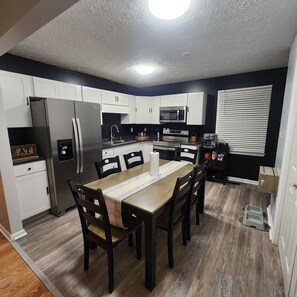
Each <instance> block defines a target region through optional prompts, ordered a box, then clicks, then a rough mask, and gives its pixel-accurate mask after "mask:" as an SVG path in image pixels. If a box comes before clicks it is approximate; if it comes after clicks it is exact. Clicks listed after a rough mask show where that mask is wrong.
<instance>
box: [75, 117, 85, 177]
mask: <svg viewBox="0 0 297 297" xmlns="http://www.w3.org/2000/svg"><path fill="white" fill-rule="evenodd" d="M76 122H77V131H78V139H79V151H80V173H83V172H84V151H83V140H82V133H81V127H80V121H79V118H76Z"/></svg>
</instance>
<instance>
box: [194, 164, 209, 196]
mask: <svg viewBox="0 0 297 297" xmlns="http://www.w3.org/2000/svg"><path fill="white" fill-rule="evenodd" d="M206 168H207V161H206V162H204V163H203V164H201V165H200V166H195V168H194V177H193V182H192V187H191V196H192V195H194V194H196V195H198V193H199V191H200V190H201V188H202V183H204V182H205V172H206Z"/></svg>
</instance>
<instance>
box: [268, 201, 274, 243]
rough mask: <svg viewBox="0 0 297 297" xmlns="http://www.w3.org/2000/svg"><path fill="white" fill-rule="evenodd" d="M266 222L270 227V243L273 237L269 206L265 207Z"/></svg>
mask: <svg viewBox="0 0 297 297" xmlns="http://www.w3.org/2000/svg"><path fill="white" fill-rule="evenodd" d="M267 220H268V225H269V227H270V230H269V239H270V240H271V241H272V237H273V219H272V214H271V207H270V205H268V206H267Z"/></svg>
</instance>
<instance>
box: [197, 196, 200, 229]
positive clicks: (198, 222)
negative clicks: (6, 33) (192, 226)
mask: <svg viewBox="0 0 297 297" xmlns="http://www.w3.org/2000/svg"><path fill="white" fill-rule="evenodd" d="M199 213H200V207H199V202H197V203H196V225H199V224H200V220H199Z"/></svg>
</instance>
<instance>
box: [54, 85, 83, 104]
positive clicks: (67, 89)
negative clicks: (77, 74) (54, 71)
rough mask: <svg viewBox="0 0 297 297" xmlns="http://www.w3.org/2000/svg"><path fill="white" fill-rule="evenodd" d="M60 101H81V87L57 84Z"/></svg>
mask: <svg viewBox="0 0 297 297" xmlns="http://www.w3.org/2000/svg"><path fill="white" fill-rule="evenodd" d="M57 85H58V91H59V96H60V99H69V100H76V101H82V94H81V86H80V85H74V84H69V83H64V82H60V81H58V82H57Z"/></svg>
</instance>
